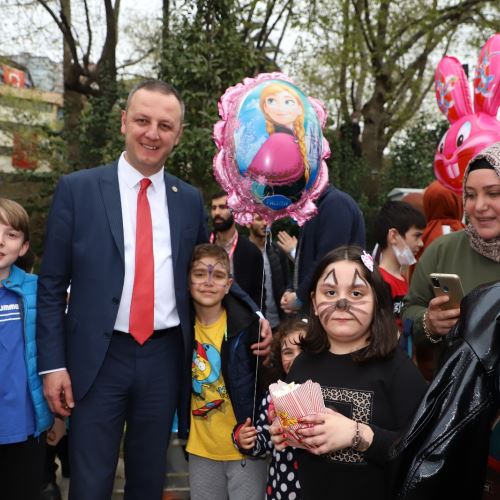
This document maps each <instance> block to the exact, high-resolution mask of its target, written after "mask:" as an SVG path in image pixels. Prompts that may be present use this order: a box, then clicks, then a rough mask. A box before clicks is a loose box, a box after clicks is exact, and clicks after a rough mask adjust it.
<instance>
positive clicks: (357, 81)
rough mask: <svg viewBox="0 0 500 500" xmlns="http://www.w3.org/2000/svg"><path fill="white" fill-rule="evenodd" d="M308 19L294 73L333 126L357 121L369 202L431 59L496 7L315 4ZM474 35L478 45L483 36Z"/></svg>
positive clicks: (352, 0) (472, 3)
mask: <svg viewBox="0 0 500 500" xmlns="http://www.w3.org/2000/svg"><path fill="white" fill-rule="evenodd" d="M488 9H489V10H488ZM315 13H316V15H315V17H314V23H313V24H312V25H311V28H310V34H309V40H310V43H309V44H304V54H303V56H302V58H301V61H300V64H299V62H296V63H295V67H299V66H301V67H302V70H303V74H304V78H305V80H306V82H308V84H310V86H311V89H314V92H315V95H318V96H319V97H322V98H323V99H324V100H325V101H327V102H328V103H329V104H331V105H332V107H335V108H336V121H337V123H338V124H341V123H349V122H350V121H351V120H352V117H353V116H356V115H360V116H361V121H362V123H363V129H362V134H361V140H360V143H361V149H362V154H363V156H364V157H365V158H366V160H367V162H368V163H369V165H370V166H371V169H370V172H369V176H368V178H366V179H364V180H363V188H364V189H363V190H364V192H365V193H368V194H369V196H370V197H373V199H375V198H376V190H374V189H373V186H374V185H375V186H376V182H377V176H378V174H380V173H381V172H382V170H383V168H384V154H385V151H386V148H387V147H388V146H389V144H390V141H391V140H392V138H393V137H395V135H396V134H397V133H398V132H399V131H401V130H402V129H403V128H404V127H405V125H406V124H407V123H408V122H409V121H410V120H411V119H412V118H413V117H414V116H415V114H416V113H417V112H418V111H419V109H420V106H421V104H422V101H423V99H424V98H425V96H426V95H427V93H428V91H429V89H430V88H431V86H432V83H433V71H432V70H433V67H434V64H435V59H433V57H434V58H435V57H436V56H437V57H439V56H440V55H442V54H444V53H446V52H447V49H448V48H449V47H450V46H451V45H452V44H453V42H456V41H457V37H458V33H459V32H458V30H459V28H460V27H462V26H464V25H466V24H467V25H471V26H484V22H485V18H486V19H488V17H491V14H495V13H496V14H498V7H497V3H496V2H493V1H492V0H464V1H460V2H453V3H451V2H444V1H438V0H431V1H429V0H403V1H400V0H398V1H395V0H341V1H339V2H328V1H326V0H318V1H317V2H316V10H315ZM489 29H491V28H489ZM482 35H483V39H484V40H486V38H487V37H488V32H486V33H485V32H483V33H482ZM312 57H313V58H314V59H313V61H314V64H311V58H312Z"/></svg>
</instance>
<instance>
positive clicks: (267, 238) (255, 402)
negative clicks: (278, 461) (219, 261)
mask: <svg viewBox="0 0 500 500" xmlns="http://www.w3.org/2000/svg"><path fill="white" fill-rule="evenodd" d="M270 239H271V226H266V237H265V238H264V252H263V253H262V285H261V287H260V311H262V307H263V306H264V287H265V279H266V274H265V273H266V268H265V265H264V258H265V257H264V255H265V254H266V252H267V242H268V240H270ZM261 329H262V321H259V336H258V337H257V342H258V343H259V344H260V338H261V335H260V334H261ZM259 358H260V356H257V362H256V363H255V382H254V387H253V408H252V421H253V422H255V421H254V419H255V408H256V406H257V382H258V379H257V377H258V374H259Z"/></svg>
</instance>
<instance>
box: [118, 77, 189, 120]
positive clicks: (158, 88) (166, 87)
mask: <svg viewBox="0 0 500 500" xmlns="http://www.w3.org/2000/svg"><path fill="white" fill-rule="evenodd" d="M142 89H144V90H149V91H150V92H159V93H160V94H164V95H173V96H175V98H176V99H177V100H178V101H179V104H180V106H181V122H182V121H184V112H185V106H184V101H183V100H182V97H181V94H180V92H179V91H178V90H177V89H176V88H175V87H174V86H173V85H170V83H167V82H164V81H163V80H154V79H150V80H143V81H142V82H139V83H136V84H135V85H134V86H133V87H132V89H131V90H130V92H129V94H128V97H127V104H126V105H125V110H127V109H128V107H129V106H130V101H131V100H132V97H133V96H134V94H135V93H136V92H137V91H138V90H142Z"/></svg>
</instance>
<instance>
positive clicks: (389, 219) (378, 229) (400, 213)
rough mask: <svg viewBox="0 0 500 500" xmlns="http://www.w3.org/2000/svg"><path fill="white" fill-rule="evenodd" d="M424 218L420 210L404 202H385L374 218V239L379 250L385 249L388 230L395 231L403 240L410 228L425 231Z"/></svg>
mask: <svg viewBox="0 0 500 500" xmlns="http://www.w3.org/2000/svg"><path fill="white" fill-rule="evenodd" d="M425 225H426V224H425V217H424V214H423V213H422V212H420V210H417V209H416V208H415V207H412V206H411V205H410V204H409V203H406V202H404V201H387V202H386V203H384V205H383V206H382V208H381V209H380V211H379V213H378V214H377V216H376V217H375V221H374V229H375V239H376V242H377V243H378V244H379V246H380V249H381V250H384V249H386V248H387V234H388V233H389V229H392V228H394V229H396V231H397V232H398V233H399V234H400V235H401V236H402V237H403V238H404V236H405V234H406V233H407V231H408V230H409V229H411V228H412V227H416V228H417V229H425Z"/></svg>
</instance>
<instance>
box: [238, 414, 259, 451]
mask: <svg viewBox="0 0 500 500" xmlns="http://www.w3.org/2000/svg"><path fill="white" fill-rule="evenodd" d="M236 441H237V442H238V446H239V447H240V448H242V449H243V450H251V449H252V448H253V447H254V446H255V441H257V429H256V428H255V427H254V426H253V425H252V421H251V420H250V418H247V419H246V420H245V423H244V424H243V425H242V426H241V427H240V429H239V432H238V437H237V438H236Z"/></svg>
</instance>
